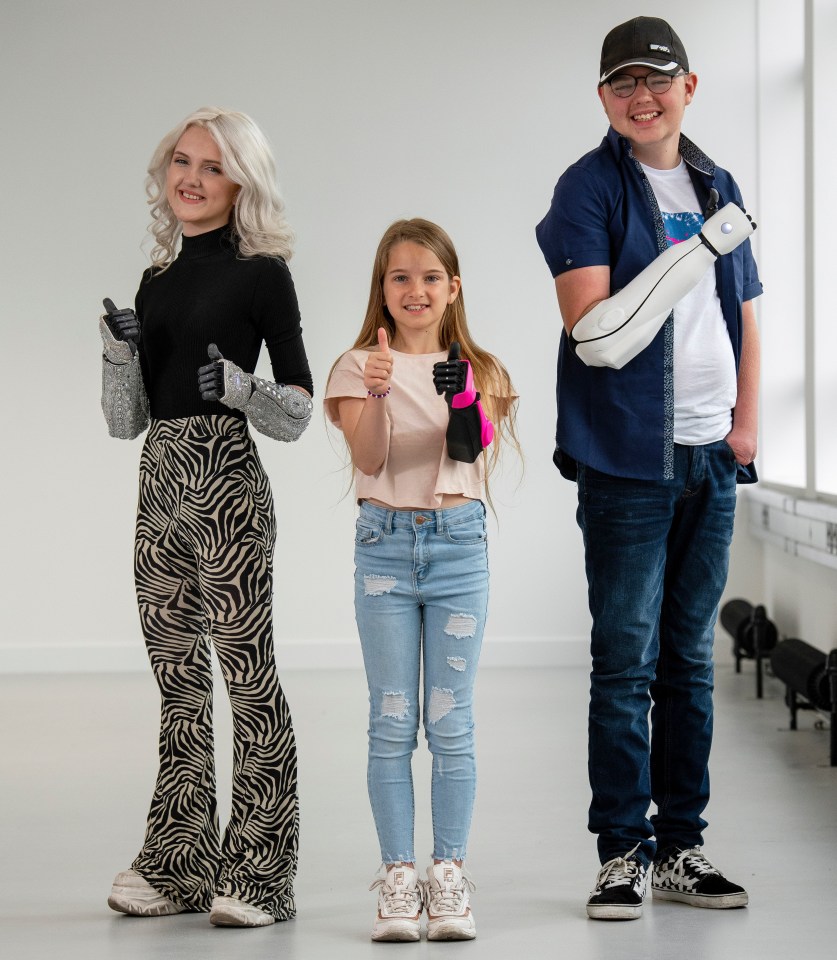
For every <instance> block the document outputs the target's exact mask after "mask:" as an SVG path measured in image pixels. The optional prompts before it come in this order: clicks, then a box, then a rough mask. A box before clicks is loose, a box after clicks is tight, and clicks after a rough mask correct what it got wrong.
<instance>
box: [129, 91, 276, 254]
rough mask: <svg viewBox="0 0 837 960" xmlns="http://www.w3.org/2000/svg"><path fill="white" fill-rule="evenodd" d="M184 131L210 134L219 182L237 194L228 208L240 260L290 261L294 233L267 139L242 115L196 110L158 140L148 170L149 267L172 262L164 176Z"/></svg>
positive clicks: (175, 231)
mask: <svg viewBox="0 0 837 960" xmlns="http://www.w3.org/2000/svg"><path fill="white" fill-rule="evenodd" d="M189 127H201V128H202V129H204V130H206V131H207V132H208V133H209V134H210V136H211V137H212V139H213V140H214V141H215V143H216V144H217V145H218V150H219V151H220V153H221V166H222V168H223V171H224V176H225V177H227V178H228V179H229V180H231V181H232V182H233V183H236V184H238V185H239V187H240V188H241V189H240V190H239V192H238V195H237V197H236V202H235V206H234V207H233V228H234V231H235V235H236V243H237V245H238V250H239V252H240V253H241V254H242V256H245V257H254V256H258V255H259V254H262V255H265V256H274V257H282V258H283V259H285V260H289V259H290V258H291V256H292V254H293V241H294V233H293V230H291V228H290V226H289V225H288V222H287V220H285V203H284V201H283V200H282V196H281V194H280V193H279V188H278V186H277V185H276V166H275V164H274V161H273V154H272V153H271V150H270V145H269V144H268V142H267V138H266V137H265V135H264V134H263V133H262V131H261V130H260V129H259V127H258V126H257V125H256V123H255V121H254V120H252V119H251V118H250V117H248V116H247V114H246V113H236V112H235V111H234V110H223V109H221V108H219V107H201V109H200V110H196V111H195V112H194V113H191V114H189V116H188V117H186V118H185V119H184V120H182V121H181V122H180V123H179V124H178V125H177V126H176V127H175V128H174V129H173V130H170V131H169V132H168V133H167V134H166V135H165V136H164V137H163V139H162V140H161V141H160V143H159V145H158V147H157V149H156V150H155V151H154V155H153V156H152V158H151V161H150V162H149V164H148V176H147V177H146V180H145V192H146V194H147V195H148V205H149V206H150V207H151V224H150V226H149V227H148V230H149V232H150V233H151V234H152V236H153V237H154V240H155V244H154V248H153V249H152V251H151V263H152V266H154V267H158V268H160V269H163V270H164V269H165V268H166V267H168V266H169V264H170V263H171V262H172V260H174V257H175V248H176V247H177V241H178V239H179V237H180V234H181V230H182V225H181V223H180V221H179V220H178V219H177V218H176V217H175V215H174V211H173V210H172V208H171V206H170V205H169V202H168V199H167V198H166V175H167V173H168V169H169V166H170V164H171V158H172V154H173V153H174V149H175V147H176V146H177V143H178V141H179V140H180V138H181V137H182V136H183V134H184V133H185V132H186V130H187V129H188V128H189Z"/></svg>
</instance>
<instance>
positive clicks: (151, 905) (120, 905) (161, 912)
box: [108, 892, 183, 917]
mask: <svg viewBox="0 0 837 960" xmlns="http://www.w3.org/2000/svg"><path fill="white" fill-rule="evenodd" d="M108 906H109V907H110V908H111V910H115V911H116V912H117V913H124V914H127V915H128V916H129V917H173V916H174V915H175V914H176V913H183V907H178V906H177V904H176V903H172V902H171V900H169V899H167V898H166V897H160V900H159V901H155V900H150V901H148V902H146V903H141V904H138V903H137V902H136V901H135V900H132V899H130V896H126V895H124V894H119V893H115V892H114V893H111V895H110V896H109V897H108Z"/></svg>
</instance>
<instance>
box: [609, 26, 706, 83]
mask: <svg viewBox="0 0 837 960" xmlns="http://www.w3.org/2000/svg"><path fill="white" fill-rule="evenodd" d="M623 67H653V68H654V70H658V71H659V72H660V73H667V74H669V75H670V76H672V77H673V76H674V75H675V74H676V73H679V72H680V71H681V70H685V71H686V73H688V72H689V58H688V57H687V56H686V50H685V48H684V47H683V44H682V43H681V41H680V37H678V36H677V34H676V33H675V32H674V31H673V30H672V29H671V27H670V26H669V25H668V24H667V23H666V22H665V20H660V19H659V18H658V17H634V18H633V20H627V21H625V23H620V24H619V26H618V27H614V28H613V29H612V30H611V31H610V33H609V34H608V35H607V36H606V37H605V39H604V43H603V44H602V59H601V64H600V68H599V74H600V76H599V86H601V85H602V84H603V83H604V82H605V81H606V80H607V79H608V77H611V76H613V74H614V73H616V72H617V71H618V70H621V69H622V68H623Z"/></svg>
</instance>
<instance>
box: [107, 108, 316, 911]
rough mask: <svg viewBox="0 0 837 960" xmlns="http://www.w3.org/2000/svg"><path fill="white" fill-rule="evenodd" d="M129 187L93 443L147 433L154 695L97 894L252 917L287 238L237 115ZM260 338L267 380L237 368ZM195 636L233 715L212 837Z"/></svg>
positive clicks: (263, 864) (293, 373) (296, 353)
mask: <svg viewBox="0 0 837 960" xmlns="http://www.w3.org/2000/svg"><path fill="white" fill-rule="evenodd" d="M146 189H147V193H148V198H149V205H150V207H151V215H152V225H151V228H150V229H151V232H152V233H153V235H154V238H155V240H156V245H155V247H154V249H153V251H152V258H151V259H152V265H151V267H150V268H149V269H148V270H146V272H145V273H144V275H143V278H142V282H141V283H140V287H139V291H138V293H137V296H136V304H135V306H136V309H135V311H132V310H126V309H123V310H117V309H116V307H115V306H114V304H113V303H112V302H111V301H109V300H106V301H105V310H106V313H105V315H104V316H103V317H102V319H101V321H100V330H101V333H102V339H103V342H104V356H103V359H102V363H103V393H102V406H103V410H104V413H105V419H106V421H107V423H108V427H109V430H110V433H111V435H112V436H116V437H121V438H125V439H131V438H133V437H136V436H138V435H139V434H140V433H141V432H142V431H144V430H145V429H146V428H148V434H147V436H146V439H145V443H144V446H143V451H142V458H141V463H140V491H139V507H138V513H137V527H136V541H135V576H136V589H137V600H138V603H139V612H140V621H141V624H142V629H143V633H144V635H145V641H146V646H147V650H148V655H149V658H150V661H151V667H152V670H153V672H154V676H155V678H156V680H157V683H158V685H159V688H160V695H161V701H162V710H161V715H162V716H161V729H160V747H159V752H160V769H159V774H158V777H157V785H156V787H155V790H154V795H153V797H152V801H151V809H150V812H149V815H148V825H147V829H146V835H145V842H144V844H143V846H142V849H141V850H140V852H139V854H138V856H137V857H136V859H135V860H134V862H133V864H132V866H131V868H130V869H129V870H126V871H123V872H122V873H120V874H118V875H117V877H116V879H115V881H114V884H113V889H112V890H111V894H110V897H109V898H108V903H109V905H110V906H111V907H112V908H113V909H114V910H117V911H120V912H122V913H127V914H131V915H134V916H142V917H151V916H165V915H169V914H175V913H180V912H182V911H206V910H209V911H210V915H209V919H210V921H211V922H212V923H214V924H216V925H224V926H244V927H251V926H263V925H266V924H271V923H273V922H274V921H276V920H287V919H289V918H290V917H292V916H294V913H295V906H294V895H293V881H294V875H295V872H296V863H297V834H298V813H297V783H296V753H295V745H294V736H293V729H292V726H291V718H290V713H289V711H288V706H287V703H286V701H285V698H284V695H283V693H282V689H281V687H280V685H279V681H278V678H277V675H276V666H275V662H274V654H273V635H272V619H271V607H272V593H273V584H272V561H273V547H274V542H275V536H276V525H275V519H274V512H273V501H272V497H271V492H270V485H269V483H268V480H267V477H266V475H265V473H264V470H263V469H262V466H261V463H260V461H259V457H258V453H257V451H256V448H255V446H254V444H253V441H252V439H251V437H250V434H249V431H248V423H250V424H252V425H253V426H254V427H255V428H256V429H257V430H259V431H260V432H262V433H264V434H266V435H267V436H269V437H272V438H273V439H276V440H282V441H292V440H296V439H297V438H298V437H299V436H300V434H301V433H302V431H303V430H304V429H305V427H306V426H307V424H308V421H309V419H310V416H311V407H312V404H311V399H310V397H311V394H312V390H313V386H312V381H311V374H310V371H309V367H308V361H307V359H306V355H305V348H304V345H303V342H302V331H301V327H300V319H299V309H298V306H297V301H296V295H295V293H294V285H293V281H292V279H291V275H290V273H289V271H288V267H287V260H288V259H289V257H290V255H291V241H292V233H291V231H290V229H289V227H288V225H287V223H286V221H285V218H284V206H283V203H282V200H281V197H280V195H279V193H278V190H277V187H276V183H275V172H274V164H273V158H272V156H271V152H270V148H269V146H268V144H267V141H266V140H265V138H264V136H263V134H262V133H261V131H260V130H259V128H258V127H257V126H256V124H255V123H254V122H253V121H252V120H251V119H250V118H249V117H247V116H245V115H244V114H241V113H235V112H232V111H228V110H219V109H212V108H209V109H203V110H198V111H196V112H195V113H193V114H191V115H190V116H189V117H186V118H185V119H184V120H183V121H182V122H181V123H180V124H179V125H178V126H177V127H175V129H174V130H172V131H171V132H170V133H169V134H167V136H166V137H164V138H163V140H162V142H161V143H160V145H159V147H158V148H157V150H156V152H155V153H154V156H153V158H152V160H151V164H150V166H149V170H148V179H147V181H146ZM178 248H179V249H178ZM262 343H265V344H266V345H267V349H268V353H269V354H270V360H271V364H272V367H273V373H274V377H275V380H276V382H275V383H273V382H269V381H263V380H260V379H258V378H256V377H254V376H253V370H254V369H255V364H256V360H257V358H258V355H259V352H260V349H261V346H262ZM210 643H211V644H212V645H213V646H214V648H215V651H216V653H217V656H218V660H219V662H220V665H221V669H222V671H223V675H224V679H225V682H226V685H227V690H228V692H229V696H230V703H231V705H232V712H233V730H234V768H233V784H232V811H231V816H230V822H229V823H228V824H227V827H226V830H225V831H224V833H223V836H221V833H220V830H219V823H218V813H217V807H216V797H215V771H214V761H213V729H212V670H211V659H210Z"/></svg>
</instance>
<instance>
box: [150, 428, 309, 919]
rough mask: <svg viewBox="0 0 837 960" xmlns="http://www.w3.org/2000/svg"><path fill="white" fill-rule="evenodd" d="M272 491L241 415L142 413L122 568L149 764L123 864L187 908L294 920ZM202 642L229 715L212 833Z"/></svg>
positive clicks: (293, 811)
mask: <svg viewBox="0 0 837 960" xmlns="http://www.w3.org/2000/svg"><path fill="white" fill-rule="evenodd" d="M275 539H276V526H275V519H274V513H273V499H272V496H271V493H270V486H269V484H268V480H267V477H266V475H265V473H264V470H263V468H262V465H261V462H260V460H259V457H258V454H257V452H256V449H255V446H254V444H253V441H252V439H251V438H250V434H249V432H248V429H247V425H246V423H245V422H244V421H242V420H238V419H236V418H234V417H230V416H217V417H216V416H212V417H187V418H184V419H180V420H152V421H151V427H150V429H149V432H148V436H147V438H146V441H145V445H144V447H143V452H142V458H141V462H140V491H139V507H138V511H137V528H136V546H135V556H134V560H135V577H136V589H137V600H138V603H139V611H140V619H141V622H142V629H143V633H144V635H145V642H146V647H147V650H148V656H149V659H150V661H151V667H152V670H153V671H154V676H155V678H156V680H157V684H158V685H159V688H160V696H161V699H162V704H161V726H160V770H159V774H158V777H157V784H156V787H155V790H154V795H153V798H152V800H151V809H150V811H149V815H148V826H147V830H146V835H145V842H144V844H143V847H142V850H141V851H140V853H139V855H138V856H137V858H136V860H135V861H134V863H133V868H134V869H135V870H136V871H137V873H139V874H140V875H141V876H142V877H144V878H145V879H146V880H147V881H148V882H149V883H150V884H151V885H152V886H153V887H155V888H156V889H157V890H158V891H159V892H161V893H163V894H165V895H166V896H167V897H169V899H171V900H173V901H174V902H175V903H177V904H180V905H181V906H183V907H185V908H186V909H188V910H197V911H204V910H208V909H209V907H210V903H211V900H212V897H213V896H229V897H238V898H239V899H241V900H244V901H246V902H247V903H251V904H253V905H254V906H257V907H260V908H261V909H262V910H265V911H267V912H268V913H270V914H271V915H272V916H274V917H275V918H276V919H277V920H287V919H289V918H290V917H292V916H294V913H295V906H294V896H293V881H294V876H295V873H296V863H297V840H298V832H299V828H298V807H297V776H296V748H295V743H294V735H293V728H292V726H291V717H290V712H289V710H288V706H287V703H286V701H285V697H284V695H283V693H282V688H281V687H280V685H279V680H278V677H277V674H276V664H275V660H274V653H273V632H272V610H271V607H272V593H273V587H272V561H273V547H274V543H275ZM210 643H212V644H213V645H214V647H215V650H216V653H217V656H218V660H219V662H220V665H221V670H222V672H223V675H224V680H225V682H226V685H227V691H228V693H229V697H230V703H231V705H232V714H233V732H234V756H233V783H232V811H231V816H230V822H229V824H228V825H227V828H226V830H225V832H224V836H223V840H222V839H221V837H220V831H219V824H218V811H217V805H216V797H215V763H214V755H213V746H214V743H213V732H212V670H211V658H210Z"/></svg>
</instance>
